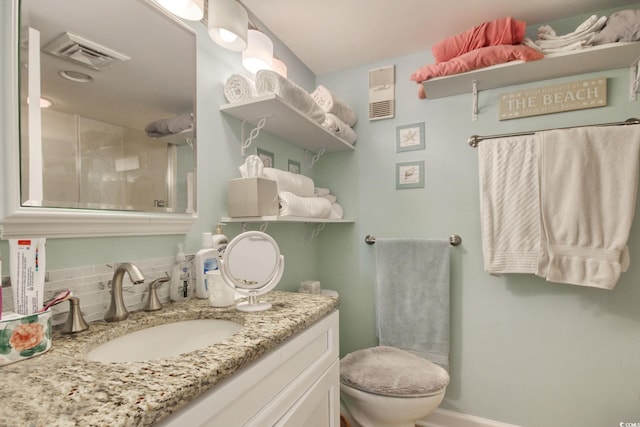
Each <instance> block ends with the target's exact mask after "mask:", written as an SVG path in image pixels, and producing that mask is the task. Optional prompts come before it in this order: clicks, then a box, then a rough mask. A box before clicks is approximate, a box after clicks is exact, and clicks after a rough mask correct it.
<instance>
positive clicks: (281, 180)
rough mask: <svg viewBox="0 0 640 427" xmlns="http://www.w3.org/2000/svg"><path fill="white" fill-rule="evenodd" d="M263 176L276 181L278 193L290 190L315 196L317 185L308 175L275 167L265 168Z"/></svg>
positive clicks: (303, 194) (297, 193)
mask: <svg viewBox="0 0 640 427" xmlns="http://www.w3.org/2000/svg"><path fill="white" fill-rule="evenodd" d="M262 176H264V177H265V178H267V179H271V180H273V181H275V182H276V184H277V186H278V190H277V191H278V193H280V192H282V191H288V192H290V193H293V194H295V195H296V196H301V197H313V196H315V194H314V189H315V185H314V183H313V180H312V179H311V178H309V177H308V176H305V175H301V174H299V173H292V172H288V171H283V170H280V169H274V168H264V169H263V170H262Z"/></svg>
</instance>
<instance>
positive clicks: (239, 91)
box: [224, 74, 257, 103]
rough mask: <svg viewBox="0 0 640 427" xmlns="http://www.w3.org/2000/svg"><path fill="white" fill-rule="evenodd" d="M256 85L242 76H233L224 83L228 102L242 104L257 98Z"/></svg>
mask: <svg viewBox="0 0 640 427" xmlns="http://www.w3.org/2000/svg"><path fill="white" fill-rule="evenodd" d="M256 95H257V93H256V84H255V82H254V81H253V80H251V79H249V78H248V77H245V76H243V75H241V74H231V75H230V76H229V77H227V80H226V81H225V82H224V97H225V98H226V99H227V101H228V102H230V103H234V102H240V101H246V100H248V99H251V98H253V97H254V96H256Z"/></svg>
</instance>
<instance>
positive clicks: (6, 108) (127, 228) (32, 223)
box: [0, 0, 198, 239]
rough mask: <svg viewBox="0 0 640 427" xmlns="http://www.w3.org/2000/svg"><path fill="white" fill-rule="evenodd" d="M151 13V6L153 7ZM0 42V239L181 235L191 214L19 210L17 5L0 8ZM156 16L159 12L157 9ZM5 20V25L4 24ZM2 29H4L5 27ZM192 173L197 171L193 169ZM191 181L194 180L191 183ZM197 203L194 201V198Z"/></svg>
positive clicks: (9, 3)
mask: <svg viewBox="0 0 640 427" xmlns="http://www.w3.org/2000/svg"><path fill="white" fill-rule="evenodd" d="M153 6H154V7H155V5H153ZM0 8H1V9H0V11H1V12H2V18H3V21H4V22H2V25H1V26H0V27H1V28H2V30H1V33H0V36H1V41H0V43H2V44H1V46H2V49H1V50H2V51H3V52H6V54H7V55H6V56H5V57H4V59H3V61H2V69H1V70H0V80H1V81H0V85H1V86H0V87H1V88H2V92H3V93H4V94H5V96H4V97H3V99H2V100H0V123H1V124H2V131H1V132H2V133H0V137H1V138H2V140H1V141H0V166H1V167H2V170H1V171H0V218H1V219H0V238H2V239H9V238H16V237H25V236H29V237H49V238H63V237H103V236H140V235H166V234H186V233H188V232H189V231H190V229H191V226H192V225H193V224H194V223H195V222H196V220H197V219H198V214H197V212H194V213H187V214H178V213H149V212H129V211H98V210H81V209H65V208H40V207H23V206H21V204H20V114H19V108H20V98H19V96H20V92H19V86H18V85H19V73H18V67H19V61H18V43H19V40H20V39H19V30H20V22H19V20H20V16H19V15H20V0H11V1H2V2H0ZM158 10H159V11H160V9H158ZM163 13H164V12H163ZM7 18H9V19H7ZM5 24H8V25H5ZM196 171H197V166H196ZM196 179H197V178H196ZM196 197H197V195H196Z"/></svg>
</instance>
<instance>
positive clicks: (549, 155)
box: [483, 126, 640, 289]
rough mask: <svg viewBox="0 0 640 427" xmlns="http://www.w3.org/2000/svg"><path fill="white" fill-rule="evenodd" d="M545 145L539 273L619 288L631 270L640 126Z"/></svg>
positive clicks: (580, 132) (557, 135)
mask: <svg viewBox="0 0 640 427" xmlns="http://www.w3.org/2000/svg"><path fill="white" fill-rule="evenodd" d="M483 143H484V141H483ZM540 145H541V164H540V171H541V172H540V174H541V179H540V181H541V184H540V185H541V210H542V215H541V216H542V222H543V227H544V233H543V234H542V235H541V236H542V237H543V239H544V240H543V249H544V256H543V257H542V258H541V260H540V266H539V268H538V272H537V274H538V275H539V276H542V277H545V278H546V279H547V280H549V281H552V282H558V283H570V284H574V285H582V286H592V287H597V288H604V289H612V288H613V287H614V286H615V284H616V282H617V280H618V278H619V276H620V273H621V272H623V271H626V270H627V267H628V265H629V253H628V248H627V241H628V239H629V232H630V229H631V223H632V222H633V215H634V210H635V206H636V196H637V191H638V168H639V166H638V158H639V156H640V126H607V127H585V128H574V129H562V130H553V131H547V132H541V133H540Z"/></svg>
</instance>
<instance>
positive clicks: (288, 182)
mask: <svg viewBox="0 0 640 427" xmlns="http://www.w3.org/2000/svg"><path fill="white" fill-rule="evenodd" d="M262 176H263V177H264V178H267V179H270V180H273V181H276V185H277V191H278V199H279V202H280V216H299V217H305V218H331V219H342V218H343V211H342V207H341V206H340V205H339V204H338V203H337V202H336V201H337V199H336V197H335V196H333V195H332V194H331V192H330V191H329V190H328V189H325V188H316V187H315V184H314V182H313V180H312V179H311V178H309V177H307V176H304V175H300V174H295V173H291V172H287V171H283V170H280V169H274V168H264V169H263V171H262Z"/></svg>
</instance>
